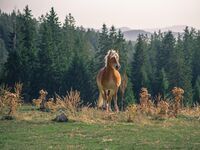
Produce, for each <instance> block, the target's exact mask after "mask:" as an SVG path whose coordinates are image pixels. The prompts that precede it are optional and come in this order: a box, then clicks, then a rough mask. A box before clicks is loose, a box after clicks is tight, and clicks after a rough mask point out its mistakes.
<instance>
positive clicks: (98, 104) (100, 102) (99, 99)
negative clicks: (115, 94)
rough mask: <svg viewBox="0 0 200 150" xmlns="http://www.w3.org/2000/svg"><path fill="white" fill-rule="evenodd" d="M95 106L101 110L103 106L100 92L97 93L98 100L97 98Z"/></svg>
mask: <svg viewBox="0 0 200 150" xmlns="http://www.w3.org/2000/svg"><path fill="white" fill-rule="evenodd" d="M97 106H98V108H102V106H103V96H102V93H101V92H99V98H98V103H97Z"/></svg>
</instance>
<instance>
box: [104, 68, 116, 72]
mask: <svg viewBox="0 0 200 150" xmlns="http://www.w3.org/2000/svg"><path fill="white" fill-rule="evenodd" d="M105 70H106V72H109V73H113V72H115V71H117V70H116V69H115V68H114V67H111V66H106V67H105Z"/></svg>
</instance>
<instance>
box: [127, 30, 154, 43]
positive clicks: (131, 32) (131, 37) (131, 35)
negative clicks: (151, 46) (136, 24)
mask: <svg viewBox="0 0 200 150" xmlns="http://www.w3.org/2000/svg"><path fill="white" fill-rule="evenodd" d="M123 34H124V37H125V39H126V40H130V41H136V40H137V37H138V35H139V34H146V35H147V36H148V37H150V36H151V33H150V32H147V31H144V30H129V31H125V32H123Z"/></svg>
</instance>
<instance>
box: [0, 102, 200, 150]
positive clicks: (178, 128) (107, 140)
mask: <svg viewBox="0 0 200 150" xmlns="http://www.w3.org/2000/svg"><path fill="white" fill-rule="evenodd" d="M20 112H21V113H22V114H23V113H30V114H33V113H32V112H35V111H32V110H31V109H30V107H29V106H24V107H23V109H21V111H20ZM36 113H38V114H39V115H38V116H40V118H42V117H45V116H46V117H47V118H48V114H49V113H43V114H42V113H40V112H37V111H36ZM199 147H200V121H199V120H197V119H192V118H191V119H188V118H184V117H179V118H176V119H167V120H161V121H158V120H152V121H151V123H150V124H139V123H126V122H118V123H116V122H115V123H114V122H108V123H105V124H100V123H95V124H87V123H83V122H73V121H70V122H67V123H56V122H53V121H51V120H50V119H44V120H42V119H32V120H29V119H28V120H23V119H20V120H11V121H10V120H0V149H3V150H4V149H5V150H8V149H19V150H23V149H28V150H29V149H38V150H39V149H199Z"/></svg>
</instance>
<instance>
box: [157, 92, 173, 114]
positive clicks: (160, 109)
mask: <svg viewBox="0 0 200 150" xmlns="http://www.w3.org/2000/svg"><path fill="white" fill-rule="evenodd" d="M156 99H157V102H158V103H157V108H156V109H157V113H158V114H159V115H160V116H164V117H165V116H168V113H169V107H170V104H169V103H168V102H167V100H164V99H163V98H162V97H161V95H158V96H157V97H156Z"/></svg>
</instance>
